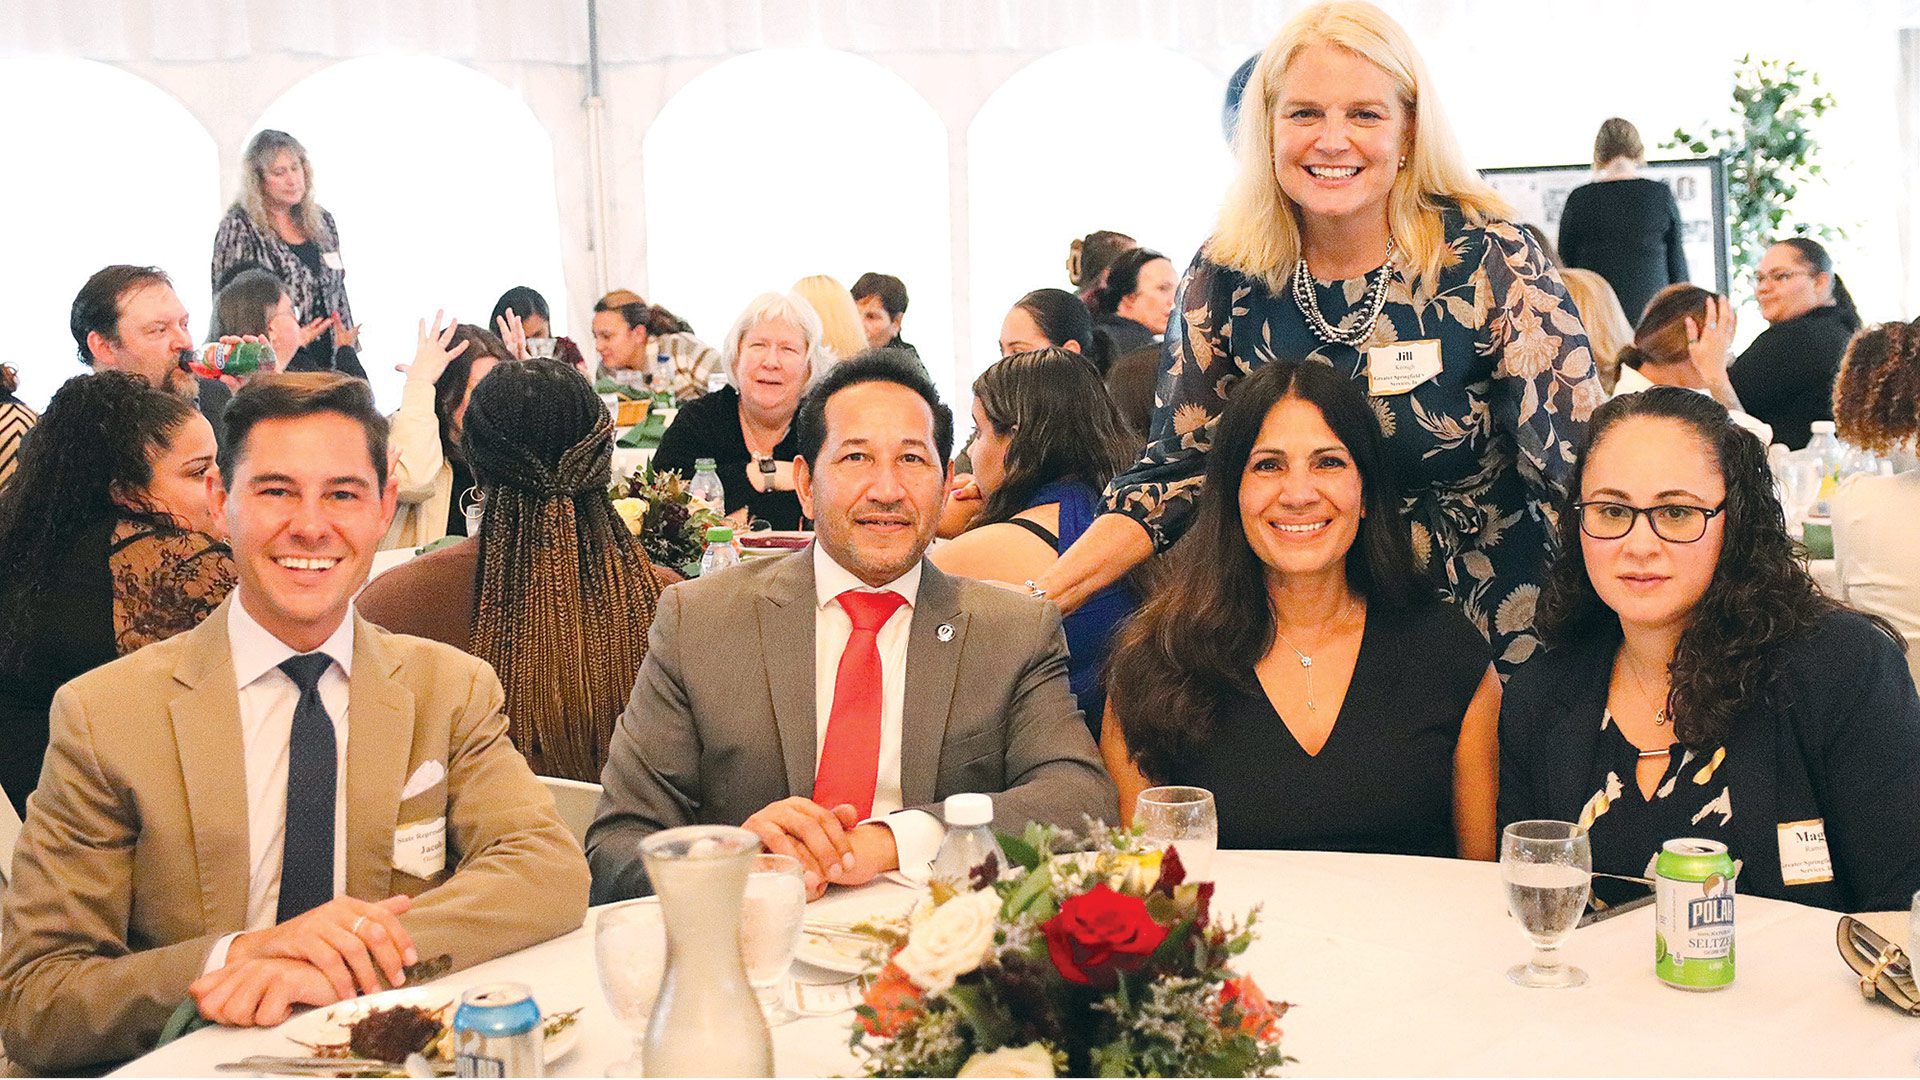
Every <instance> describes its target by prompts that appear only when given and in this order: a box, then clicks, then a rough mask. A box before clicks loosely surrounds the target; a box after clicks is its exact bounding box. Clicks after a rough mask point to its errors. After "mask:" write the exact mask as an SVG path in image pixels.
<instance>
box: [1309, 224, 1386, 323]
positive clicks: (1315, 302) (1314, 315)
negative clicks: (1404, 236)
mask: <svg viewBox="0 0 1920 1080" xmlns="http://www.w3.org/2000/svg"><path fill="white" fill-rule="evenodd" d="M1393 249H1394V244H1393V241H1392V240H1391V239H1389V240H1388V241H1387V259H1386V261H1385V262H1383V263H1381V264H1380V270H1379V274H1380V276H1379V277H1377V278H1374V279H1373V280H1372V281H1371V282H1369V283H1368V285H1367V296H1366V299H1365V300H1364V303H1365V305H1366V312H1367V316H1366V318H1364V319H1362V320H1360V325H1359V326H1356V327H1354V329H1353V330H1352V331H1351V332H1350V333H1346V334H1342V333H1341V332H1340V331H1338V330H1336V329H1334V327H1333V326H1332V325H1331V324H1330V323H1328V322H1327V317H1326V316H1325V315H1322V314H1321V313H1320V300H1319V297H1317V296H1315V295H1314V290H1313V272H1312V271H1310V270H1308V269H1307V257H1306V256H1305V255H1302V256H1300V261H1299V262H1298V263H1296V264H1295V265H1294V268H1293V303H1294V306H1295V307H1298V308H1299V309H1300V313H1301V314H1302V315H1305V316H1306V318H1307V326H1308V327H1310V328H1311V329H1312V330H1313V333H1314V336H1315V337H1318V338H1319V339H1320V340H1321V341H1323V342H1325V343H1327V344H1328V345H1346V346H1348V347H1350V348H1355V349H1357V348H1359V347H1360V346H1362V345H1364V344H1366V341H1367V339H1368V338H1370V337H1372V336H1373V327H1374V324H1375V323H1377V322H1379V321H1380V313H1381V311H1383V310H1385V309H1386V306H1387V285H1388V284H1389V283H1390V282H1391V281H1392V280H1393V275H1394V266H1393Z"/></svg>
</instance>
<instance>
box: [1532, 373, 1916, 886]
mask: <svg viewBox="0 0 1920 1080" xmlns="http://www.w3.org/2000/svg"><path fill="white" fill-rule="evenodd" d="M1573 492H1574V494H1573V496H1572V500H1571V501H1570V502H1569V503H1568V505H1566V506H1565V507H1564V508H1563V509H1562V510H1561V513H1560V520H1559V530H1560V557H1559V559H1558V560H1557V561H1556V562H1555V564H1554V566H1553V569H1552V570H1551V572H1550V573H1549V574H1548V578H1547V587H1546V591H1545V594H1544V596H1543V598H1542V609H1541V618H1540V625H1541V628H1542V630H1543V632H1544V634H1545V636H1546V639H1547V643H1548V645H1549V647H1550V651H1549V652H1547V653H1546V654H1545V655H1544V656H1541V657H1538V658H1536V659H1534V660H1533V661H1531V662H1530V663H1528V664H1526V665H1525V666H1523V667H1522V668H1521V669H1520V671H1519V672H1518V673H1516V674H1515V675H1514V677H1513V679H1512V680H1511V681H1510V682H1509V683H1508V684H1507V690H1506V696H1505V699H1504V701H1503V703H1502V707H1501V710H1500V795H1499V817H1500V821H1501V823H1502V824H1506V823H1509V822H1513V821H1519V820H1524V819H1529V818H1554V819H1558V820H1563V821H1577V822H1579V823H1580V824H1581V825H1583V826H1585V827H1587V828H1588V829H1589V831H1590V836H1591V838H1592V844H1593V868H1594V870H1595V871H1596V872H1599V873H1605V874H1612V875H1623V876H1629V877H1648V876H1650V875H1651V870H1650V867H1651V865H1652V863H1653V860H1654V857H1655V856H1656V855H1658V854H1659V851H1660V848H1661V845H1662V844H1664V843H1665V842H1666V841H1668V840H1672V839H1675V838H1678V837H1701V838H1705V839H1709V840H1717V841H1720V842H1723V843H1725V844H1726V845H1727V847H1728V849H1729V851H1730V852H1731V853H1732V855H1733V857H1734V858H1735V859H1736V860H1738V861H1739V862H1740V863H1741V866H1742V869H1741V871H1740V880H1739V889H1740V891H1741V892H1742V893H1745V894H1747V895H1751V896H1766V897H1772V898H1774V899H1780V900H1792V901H1796V902H1798V903H1803V904H1811V905H1814V906H1817V907H1825V908H1832V909H1835V910H1839V911H1861V910H1885V909H1888V908H1892V907H1896V906H1898V907H1901V908H1904V907H1906V905H1907V902H1908V900H1909V898H1911V897H1912V895H1913V893H1914V890H1915V889H1920V829H1916V828H1914V826H1913V808H1914V807H1916V806H1920V698H1916V696H1915V694H1914V684H1913V677H1912V676H1911V675H1910V674H1909V673H1908V671H1907V665H1906V661H1905V658H1904V657H1903V655H1902V651H1903V650H1902V645H1901V643H1900V641H1899V639H1898V637H1897V636H1895V635H1894V633H1893V632H1892V631H1891V629H1890V628H1889V627H1888V626H1887V624H1886V623H1885V622H1883V621H1882V620H1880V619H1877V618H1872V617H1869V616H1866V615H1862V614H1860V613H1858V612H1856V611H1853V610H1851V609H1849V608H1847V607H1845V606H1844V605H1841V604H1839V603H1837V602H1836V601H1834V600H1831V599H1829V598H1827V597H1826V596H1825V595H1823V594H1822V593H1821V592H1820V590H1819V588H1818V587H1817V586H1816V585H1815V584H1814V582H1813V579H1812V578H1811V577H1809V576H1808V574H1807V570H1806V567H1805V565H1804V564H1803V563H1802V562H1801V561H1800V559H1799V558H1798V557H1797V555H1796V554H1795V551H1794V545H1793V543H1792V541H1791V540H1789V539H1788V537H1787V533H1786V529H1785V526H1784V525H1783V523H1782V516H1781V512H1780V503H1779V501H1778V499H1777V498H1776V497H1775V495H1774V490H1773V478H1772V476H1771V475H1770V474H1769V472H1768V470H1767V460H1766V451H1765V450H1764V448H1762V447H1761V445H1760V441H1759V440H1758V439H1756V438H1754V437H1753V436H1752V435H1751V434H1749V433H1747V432H1746V431H1745V430H1743V429H1741V428H1739V427H1737V426H1735V425H1734V424H1732V423H1731V422H1730V421H1729V420H1728V419H1727V411H1726V409H1725V408H1724V407H1723V406H1721V405H1720V404H1719V403H1717V402H1715V401H1714V400H1713V399H1711V398H1709V397H1707V396H1706V395H1704V394H1699V393H1695V392H1693V391H1691V390H1684V389H1681V388H1679V387H1668V386H1656V387H1653V388H1652V389H1649V390H1645V391H1642V392H1640V393H1636V394H1627V395H1623V396H1621V397H1618V398H1615V399H1613V400H1612V401H1610V402H1608V403H1607V404H1606V405H1603V406H1601V408H1600V409H1599V410H1598V411H1596V412H1595V413H1594V415H1593V425H1592V429H1591V438H1590V441H1589V442H1588V443H1587V447H1586V449H1585V451H1583V452H1582V454H1581V456H1580V460H1579V462H1578V463H1577V464H1576V465H1575V469H1574V486H1573Z"/></svg>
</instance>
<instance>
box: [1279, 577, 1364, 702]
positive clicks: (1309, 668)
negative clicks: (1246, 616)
mask: <svg viewBox="0 0 1920 1080" xmlns="http://www.w3.org/2000/svg"><path fill="white" fill-rule="evenodd" d="M1353 599H1354V598H1353V597H1351V596H1349V597H1347V606H1346V607H1343V608H1341V609H1340V614H1338V615H1335V616H1334V617H1333V621H1332V622H1330V623H1328V624H1327V625H1328V627H1329V630H1328V639H1329V640H1330V639H1331V638H1332V635H1333V632H1334V631H1336V630H1338V629H1340V624H1341V623H1343V622H1345V621H1346V618H1347V615H1348V613H1349V612H1351V611H1352V610H1353ZM1273 636H1274V637H1277V638H1279V639H1280V644H1282V645H1285V646H1286V647H1287V648H1289V649H1292V650H1293V655H1295V656H1297V657H1299V658H1300V666H1301V667H1303V668H1305V669H1306V672H1307V711H1308V712H1319V711H1320V707H1319V706H1318V705H1315V704H1314V703H1313V657H1311V656H1309V655H1307V654H1306V653H1303V652H1301V651H1300V647H1299V646H1298V645H1295V644H1294V643H1293V642H1291V641H1288V640H1287V635H1285V634H1283V633H1281V632H1280V627H1279V625H1278V624H1276V625H1275V626H1274V628H1273ZM1326 643H1327V642H1326V641H1324V640H1323V641H1321V642H1319V644H1316V645H1315V646H1314V651H1315V652H1318V651H1319V649H1320V646H1321V645H1325V644H1326Z"/></svg>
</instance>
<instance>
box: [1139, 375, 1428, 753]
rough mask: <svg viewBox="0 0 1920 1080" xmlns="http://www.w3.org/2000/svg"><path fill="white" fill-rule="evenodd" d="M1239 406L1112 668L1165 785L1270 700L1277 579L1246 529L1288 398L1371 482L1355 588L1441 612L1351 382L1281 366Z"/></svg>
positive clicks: (1356, 551)
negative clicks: (1247, 711) (1192, 511)
mask: <svg viewBox="0 0 1920 1080" xmlns="http://www.w3.org/2000/svg"><path fill="white" fill-rule="evenodd" d="M1229 394H1230V396H1229V397H1228V398H1227V407H1226V410H1225V411H1224V412H1222V413H1221V414H1220V421H1219V427H1218V429H1217V430H1216V431H1215V433H1214V438H1213V446H1212V448H1211V449H1210V450H1209V451H1208V452H1207V475H1206V482H1205V487H1204V490H1205V492H1206V498H1205V499H1203V500H1202V501H1201V505H1200V512H1199V514H1198V515H1197V516H1196V517H1195V519H1194V523H1193V527H1192V528H1190V529H1188V530H1187V535H1186V536H1184V537H1183V538H1181V540H1180V542H1179V543H1178V544H1176V545H1175V546H1174V548H1173V551H1172V553H1171V557H1170V558H1169V559H1168V560H1167V564H1168V565H1167V567H1166V571H1165V572H1166V578H1165V579H1164V580H1162V581H1160V582H1158V583H1157V584H1158V585H1159V586H1160V587H1158V588H1156V589H1155V590H1154V592H1153V594H1152V597H1151V598H1150V599H1149V600H1148V601H1147V602H1146V604H1145V605H1143V606H1142V607H1141V609H1140V612H1139V614H1138V615H1136V616H1135V617H1134V619H1133V621H1132V622H1131V623H1128V624H1127V625H1126V626H1124V627H1122V628H1121V630H1120V632H1119V633H1118V634H1117V635H1116V637H1115V641H1114V646H1113V652H1112V654H1111V657H1110V660H1109V666H1108V676H1107V677H1108V686H1107V700H1108V701H1109V702H1110V703H1111V704H1112V706H1113V711H1114V715H1115V716H1116V717H1117V718H1118V720H1119V722H1120V726H1121V730H1122V731H1123V732H1124V733H1125V734H1126V738H1127V750H1128V752H1129V753H1130V754H1132V755H1133V759H1134V761H1135V762H1136V763H1138V764H1139V766H1140V769H1141V771H1142V772H1144V773H1146V774H1147V775H1148V776H1149V777H1166V776H1167V775H1169V773H1170V771H1171V769H1172V768H1173V767H1174V766H1177V765H1178V764H1179V763H1180V762H1181V761H1184V760H1186V759H1187V758H1188V756H1189V755H1190V754H1192V753H1193V752H1194V751H1195V750H1196V749H1198V748H1199V747H1200V746H1201V745H1202V744H1203V743H1205V742H1206V739H1207V737H1208V735H1209V734H1210V733H1211V731H1212V726H1213V715H1214V712H1215V711H1216V709H1217V708H1218V707H1219V704H1220V701H1221V700H1222V698H1223V697H1224V696H1225V695H1226V694H1227V693H1228V692H1229V691H1236V690H1237V691H1239V692H1241V693H1246V694H1257V693H1260V692H1261V691H1260V684H1259V682H1258V680H1257V679H1256V678H1255V677H1254V674H1253V668H1254V664H1256V663H1257V662H1258V661H1259V660H1260V658H1261V657H1263V656H1265V655H1266V654H1267V653H1268V652H1269V651H1270V650H1271V649H1272V648H1273V643H1274V626H1275V618H1276V616H1275V613H1274V609H1273V597H1272V593H1271V592H1270V590H1269V589H1268V586H1267V566H1266V564H1265V563H1263V562H1261V561H1260V557H1259V556H1258V555H1256V554H1254V551H1253V547H1252V545H1251V544H1249V543H1248V541H1247V536H1246V532H1245V531H1244V529H1243V528H1242V526H1241V524H1240V481H1241V475H1242V473H1243V472H1244V471H1245V469H1246V466H1247V461H1248V459H1249V458H1250V457H1251V456H1252V454H1253V447H1254V443H1255V442H1256V441H1258V439H1259V437H1260V428H1261V426H1262V425H1264V424H1265V423H1266V420H1267V414H1268V413H1270V412H1272V411H1273V407H1274V406H1275V405H1277V404H1279V403H1280V402H1281V401H1282V400H1283V399H1286V398H1296V399H1298V400H1301V401H1306V402H1309V403H1311V404H1313V405H1314V406H1315V407H1317V408H1318V409H1319V410H1320V413H1321V415H1322V416H1324V417H1325V418H1326V421H1327V426H1328V427H1329V428H1332V429H1333V433H1334V434H1335V435H1337V436H1339V438H1340V441H1341V442H1342V443H1344V444H1346V447H1347V451H1348V453H1349V454H1351V455H1352V457H1353V464H1354V467H1355V468H1356V469H1358V470H1359V473H1360V483H1361V492H1362V503H1361V505H1362V506H1363V507H1364V508H1365V511H1366V513H1365V516H1364V517H1362V518H1361V520H1360V531H1359V533H1358V535H1356V536H1355V537H1354V541H1353V546H1352V547H1351V548H1349V549H1348V551H1347V556H1346V572H1347V583H1348V585H1349V586H1351V587H1352V589H1353V591H1355V592H1357V593H1359V594H1360V595H1361V596H1363V597H1365V598H1366V600H1367V603H1368V604H1369V605H1370V606H1373V607H1375V608H1376V609H1398V610H1406V609H1410V608H1412V607H1414V606H1415V605H1419V604H1425V603H1439V602H1440V601H1439V599H1438V598H1437V597H1436V595H1435V594H1434V592H1433V590H1432V589H1431V588H1430V587H1429V586H1428V585H1427V584H1426V583H1425V581H1424V580H1423V579H1422V578H1421V577H1420V575H1419V572H1418V571H1417V570H1416V569H1415V565H1414V559H1413V542H1412V539H1411V535H1410V533H1409V532H1408V529H1407V525H1406V519H1405V518H1403V517H1402V516H1401V515H1400V506H1399V503H1400V486H1399V484H1398V483H1397V482H1396V481H1395V478H1394V476H1393V474H1392V471H1391V469H1390V468H1389V465H1388V462H1387V458H1386V452H1385V450H1384V440H1383V438H1382V437H1381V435H1380V422H1379V420H1378V419H1377V418H1376V417H1375V416H1374V412H1373V409H1372V407H1371V406H1369V405H1368V404H1367V399H1366V395H1365V394H1364V393H1362V392H1361V390H1360V389H1359V388H1358V387H1357V386H1355V385H1354V383H1353V382H1352V381H1351V380H1349V379H1347V378H1346V377H1345V376H1343V375H1341V374H1340V373H1339V372H1337V371H1335V370H1333V368H1332V367H1331V366H1329V365H1327V364H1324V363H1320V362H1318V361H1312V360H1275V361H1272V362H1270V363H1267V364H1265V365H1263V366H1262V367H1261V368H1260V369H1259V370H1257V371H1255V372H1254V373H1253V374H1251V375H1248V376H1246V377H1245V378H1243V379H1241V380H1240V381H1239V383H1238V384H1237V385H1236V386H1234V387H1233V388H1232V389H1231V391H1230V392H1229Z"/></svg>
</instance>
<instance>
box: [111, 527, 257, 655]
mask: <svg viewBox="0 0 1920 1080" xmlns="http://www.w3.org/2000/svg"><path fill="white" fill-rule="evenodd" d="M107 573H108V575H109V577H110V579H111V580H112V582H113V640H114V648H115V649H116V650H117V651H118V652H119V653H120V655H122V656H125V655H127V654H128V653H130V652H132V651H134V650H135V649H138V648H140V647H141V646H143V645H151V644H153V643H154V642H156V641H164V640H166V639H167V638H170V637H172V636H174V635H175V634H179V633H183V632H185V631H187V630H191V629H193V628H194V627H196V626H198V625H200V623H201V621H202V620H204V619H205V618H206V617H207V616H208V615H211V614H213V609H214V608H217V607H219V606H220V602H221V601H222V600H225V599H226V598H227V593H229V592H231V591H233V585H234V581H235V577H236V574H235V569H234V565H233V555H232V553H231V552H230V551H229V550H228V548H227V545H225V544H223V543H221V542H220V541H218V540H215V539H214V538H213V537H211V536H208V535H206V534H205V533H197V532H191V531H188V530H185V529H175V528H169V527H165V526H156V525H153V524H150V523H148V522H142V521H134V520H125V521H121V522H120V523H119V525H118V526H116V527H115V528H114V531H113V539H112V541H111V542H110V544H109V546H108V548H107Z"/></svg>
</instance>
